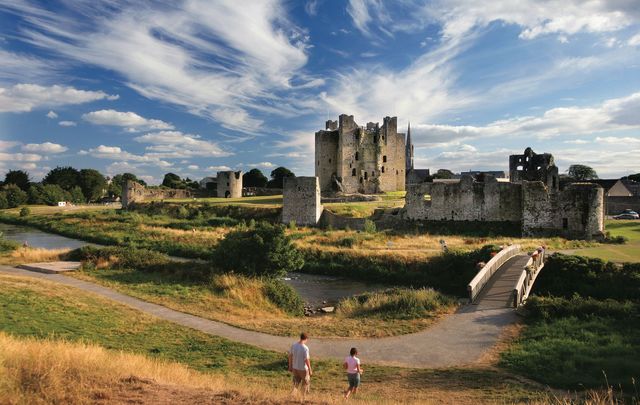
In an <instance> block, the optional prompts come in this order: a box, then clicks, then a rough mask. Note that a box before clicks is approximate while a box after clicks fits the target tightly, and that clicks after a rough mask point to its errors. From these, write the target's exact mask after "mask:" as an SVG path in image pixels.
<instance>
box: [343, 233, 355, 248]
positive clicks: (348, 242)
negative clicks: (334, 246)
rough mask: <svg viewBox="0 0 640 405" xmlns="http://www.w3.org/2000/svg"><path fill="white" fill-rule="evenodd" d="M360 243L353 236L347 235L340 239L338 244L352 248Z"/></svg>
mask: <svg viewBox="0 0 640 405" xmlns="http://www.w3.org/2000/svg"><path fill="white" fill-rule="evenodd" d="M357 243H358V240H357V239H356V238H355V237H353V236H345V237H344V238H342V239H340V240H339V241H338V246H342V247H347V248H352V247H354V246H355V245H356V244H357Z"/></svg>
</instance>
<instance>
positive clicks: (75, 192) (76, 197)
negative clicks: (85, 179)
mask: <svg viewBox="0 0 640 405" xmlns="http://www.w3.org/2000/svg"><path fill="white" fill-rule="evenodd" d="M69 197H70V199H71V202H72V203H74V204H82V203H83V202H86V201H87V200H85V197H84V193H83V192H82V189H81V188H80V186H75V187H74V188H72V189H71V191H69Z"/></svg>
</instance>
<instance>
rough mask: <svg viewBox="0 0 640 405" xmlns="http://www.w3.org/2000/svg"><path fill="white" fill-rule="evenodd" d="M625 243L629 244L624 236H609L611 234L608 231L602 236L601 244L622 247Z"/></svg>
mask: <svg viewBox="0 0 640 405" xmlns="http://www.w3.org/2000/svg"><path fill="white" fill-rule="evenodd" d="M627 242H629V238H627V237H626V236H622V235H618V236H611V232H609V231H607V232H606V233H605V234H604V239H602V243H609V244H612V245H624V244H625V243H627Z"/></svg>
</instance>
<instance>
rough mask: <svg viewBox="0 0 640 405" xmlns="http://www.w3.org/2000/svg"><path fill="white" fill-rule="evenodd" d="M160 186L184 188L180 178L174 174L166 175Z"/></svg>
mask: <svg viewBox="0 0 640 405" xmlns="http://www.w3.org/2000/svg"><path fill="white" fill-rule="evenodd" d="M162 185H163V186H165V187H168V188H186V186H185V185H184V183H183V182H182V179H181V178H180V176H178V175H177V174H175V173H167V174H165V175H164V179H162Z"/></svg>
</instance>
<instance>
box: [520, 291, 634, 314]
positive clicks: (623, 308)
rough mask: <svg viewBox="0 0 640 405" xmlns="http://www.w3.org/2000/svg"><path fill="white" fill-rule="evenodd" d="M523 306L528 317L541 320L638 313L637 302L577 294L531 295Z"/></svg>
mask: <svg viewBox="0 0 640 405" xmlns="http://www.w3.org/2000/svg"><path fill="white" fill-rule="evenodd" d="M524 308H525V311H526V314H527V317H528V318H530V319H543V320H550V319H555V318H561V317H570V316H573V317H577V318H583V319H584V318H589V317H593V316H599V317H609V318H614V319H633V318H635V317H637V316H638V315H639V314H640V313H639V312H638V309H639V307H638V304H635V303H633V302H631V301H616V300H612V299H606V300H597V299H594V298H583V297H581V296H579V295H577V294H576V295H574V296H573V297H571V298H563V297H535V296H533V297H531V298H529V299H528V300H527V303H526V305H525V307H524Z"/></svg>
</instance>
